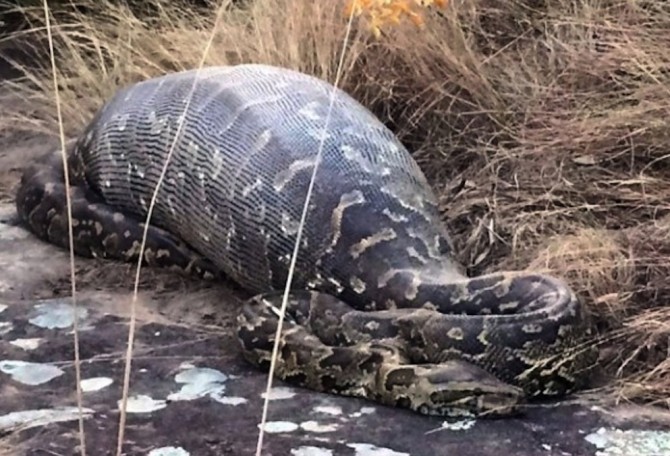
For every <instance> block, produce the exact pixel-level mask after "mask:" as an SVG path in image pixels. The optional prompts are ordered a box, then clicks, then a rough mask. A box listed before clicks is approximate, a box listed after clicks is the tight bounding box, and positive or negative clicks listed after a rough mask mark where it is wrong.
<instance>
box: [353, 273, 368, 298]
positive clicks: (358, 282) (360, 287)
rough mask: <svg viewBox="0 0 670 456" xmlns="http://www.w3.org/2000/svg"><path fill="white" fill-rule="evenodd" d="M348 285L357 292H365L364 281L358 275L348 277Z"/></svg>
mask: <svg viewBox="0 0 670 456" xmlns="http://www.w3.org/2000/svg"><path fill="white" fill-rule="evenodd" d="M349 285H350V286H351V289H352V290H354V292H355V293H358V294H363V293H365V290H366V289H367V286H366V285H365V282H364V281H363V280H362V279H361V278H360V277H355V276H352V277H351V278H350V279H349Z"/></svg>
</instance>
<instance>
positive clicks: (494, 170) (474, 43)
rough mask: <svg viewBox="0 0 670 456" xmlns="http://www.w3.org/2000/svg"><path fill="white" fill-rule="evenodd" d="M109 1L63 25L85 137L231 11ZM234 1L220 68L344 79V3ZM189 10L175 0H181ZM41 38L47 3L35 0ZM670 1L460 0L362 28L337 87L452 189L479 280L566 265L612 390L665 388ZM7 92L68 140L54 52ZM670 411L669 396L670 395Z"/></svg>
mask: <svg viewBox="0 0 670 456" xmlns="http://www.w3.org/2000/svg"><path fill="white" fill-rule="evenodd" d="M145 3H151V4H152V5H153V7H155V8H156V9H155V11H157V12H156V13H155V14H152V15H149V16H147V15H144V16H138V15H136V14H134V13H130V12H129V10H128V9H126V8H124V7H121V6H114V5H115V4H113V3H109V2H107V1H98V2H93V1H91V2H90V4H88V6H89V10H88V11H87V12H86V13H77V12H74V11H72V10H68V9H62V8H66V7H61V9H60V10H59V14H58V15H57V18H56V19H54V24H53V25H54V33H55V46H56V50H57V62H58V69H59V81H60V84H61V86H60V88H61V97H62V101H63V113H64V118H65V127H66V132H67V133H68V135H70V136H73V135H76V134H77V132H78V131H79V129H80V128H81V127H82V125H83V124H84V123H85V122H87V121H88V119H89V118H90V116H91V115H92V113H93V111H94V110H95V109H96V108H97V107H98V106H99V105H100V104H101V103H102V102H103V101H104V100H105V99H106V98H108V97H109V96H110V95H111V94H112V93H113V92H114V90H115V89H116V88H117V87H119V85H123V84H126V83H129V82H131V81H136V80H140V79H144V78H148V77H151V76H155V75H158V74H162V73H164V72H167V71H173V70H178V69H182V68H192V67H196V66H197V65H198V64H199V62H200V59H201V57H202V53H203V49H204V47H205V43H206V42H207V40H208V39H209V36H210V33H211V30H212V29H213V27H214V23H215V21H216V20H217V19H216V18H217V16H216V12H217V7H214V6H213V7H211V9H210V10H208V11H205V12H204V13H202V12H201V13H200V14H194V13H193V12H192V11H191V10H189V8H187V7H184V6H178V5H180V4H181V3H180V2H171V1H159V0H152V1H151V2H145ZM237 3H238V4H239V5H240V6H236V7H233V6H230V5H229V6H227V7H225V8H223V9H221V10H218V11H219V13H220V18H219V20H218V26H217V28H216V35H215V37H214V42H213V46H212V49H211V50H210V52H209V54H208V55H207V57H206V59H205V64H206V65H214V64H236V63H241V62H263V63H271V64H275V65H282V66H288V67H291V68H295V69H299V70H302V71H305V72H308V73H312V74H315V75H317V76H320V77H322V78H325V79H328V80H331V81H332V80H334V76H335V71H336V65H337V61H338V57H339V53H340V51H341V47H342V44H343V39H344V36H345V31H346V23H347V20H346V17H344V16H343V14H342V11H343V8H342V7H343V4H342V3H343V2H323V1H313V0H247V1H242V2H237ZM175 5H177V6H175ZM25 14H26V15H27V17H29V18H30V19H31V24H32V28H31V29H30V30H29V31H27V32H22V34H23V36H25V37H30V38H31V39H30V40H29V41H28V42H29V43H31V46H33V52H36V53H39V54H40V55H44V52H46V50H47V49H46V47H45V40H44V37H45V35H46V32H45V30H44V21H43V18H42V10H41V9H40V8H37V9H35V10H26V11H25ZM669 49H670V3H666V2H656V1H652V0H649V1H636V2H631V1H625V0H554V1H551V2H548V1H531V0H525V1H524V0H476V1H475V0H460V1H452V2H450V3H449V5H448V7H447V8H446V10H444V11H439V12H438V11H436V10H430V11H426V13H425V26H424V27H423V28H422V29H417V28H416V27H415V26H414V25H412V24H411V23H407V24H401V25H398V26H389V27H387V28H385V29H384V30H383V33H382V36H381V37H380V38H378V39H375V38H374V37H373V36H372V35H371V34H370V33H369V30H368V28H367V27H366V26H365V24H364V23H361V22H360V21H355V22H354V28H353V31H352V34H351V39H350V42H349V44H348V47H347V51H346V58H345V63H344V79H343V81H342V86H343V88H344V89H345V90H347V91H349V92H350V93H352V94H353V95H354V96H355V97H356V98H358V99H359V100H360V101H362V102H363V103H364V104H366V105H367V106H368V107H370V108H371V109H372V110H373V111H374V112H375V113H376V114H377V115H378V116H379V117H380V118H381V119H382V120H384V121H385V122H387V124H388V125H389V126H390V127H391V128H393V129H394V131H395V132H396V133H397V134H398V135H399V137H400V138H401V139H402V140H403V141H404V142H405V144H407V146H408V147H409V148H410V150H412V151H413V152H414V153H415V157H416V158H417V160H418V161H419V163H420V164H421V165H422V167H423V168H424V170H425V171H426V174H427V176H428V177H429V179H430V180H431V182H432V184H433V185H434V188H435V190H436V191H437V192H438V193H439V194H440V196H441V199H442V201H443V204H444V215H445V219H446V220H447V223H448V225H449V228H450V230H451V232H452V233H453V235H454V237H455V240H456V243H457V246H458V254H459V257H460V259H461V260H462V261H463V262H464V263H465V264H467V265H468V266H469V268H470V271H471V272H472V273H474V274H478V273H482V272H486V271H494V270H500V269H516V268H532V269H541V270H545V271H549V272H551V273H553V274H556V275H558V276H562V277H565V278H567V279H568V280H569V281H570V283H571V284H572V285H573V286H574V288H575V289H576V290H577V291H578V292H579V294H580V295H581V296H582V297H583V299H584V300H585V302H586V303H587V304H588V305H589V307H590V309H591V311H592V314H593V315H594V317H595V319H596V322H597V324H598V328H599V334H600V336H601V337H602V340H603V347H604V349H603V357H602V363H603V366H604V367H605V368H606V370H607V372H608V373H609V374H611V375H612V376H613V379H614V380H613V381H612V382H610V383H609V385H610V389H609V391H611V392H612V393H613V394H615V395H616V397H618V398H624V399H636V398H642V399H650V400H654V401H655V402H657V403H660V402H662V401H665V400H666V399H665V398H667V397H668V396H670V358H668V353H669V350H670V347H669V340H670V306H667V305H666V303H667V300H668V297H669V296H670V281H669V280H668V276H669V273H670V259H669V255H670V218H669V217H670V215H668V213H669V212H670V163H669V159H668V157H670V155H668V154H669V153H670V152H669V151H670V128H669V127H670V120H669V119H670V89H669V87H670V50H669ZM41 65H42V67H38V68H25V77H24V78H23V79H21V80H19V81H14V82H13V83H12V84H13V90H15V92H16V93H18V94H21V95H22V96H23V97H25V99H26V100H27V101H28V102H29V103H26V104H25V106H26V110H25V111H23V112H15V113H10V115H8V116H5V117H4V118H3V119H2V122H6V124H3V125H0V128H7V129H8V128H11V129H16V125H17V123H16V120H17V118H18V119H20V121H21V123H20V125H21V126H24V127H26V128H27V129H28V130H31V131H34V130H35V129H40V130H42V131H47V132H50V133H52V134H55V133H56V132H57V131H58V130H57V124H56V121H55V112H56V111H55V109H54V108H55V105H54V93H53V87H52V85H51V75H50V71H51V70H50V67H49V61H48V59H43V60H42V63H41ZM665 405H666V406H667V405H668V404H667V402H666V403H665Z"/></svg>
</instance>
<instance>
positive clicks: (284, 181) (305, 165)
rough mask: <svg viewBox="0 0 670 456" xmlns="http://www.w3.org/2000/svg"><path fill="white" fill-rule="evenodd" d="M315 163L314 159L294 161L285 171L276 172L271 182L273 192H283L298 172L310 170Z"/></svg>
mask: <svg viewBox="0 0 670 456" xmlns="http://www.w3.org/2000/svg"><path fill="white" fill-rule="evenodd" d="M315 163H316V158H314V157H310V158H305V159H302V160H296V161H294V162H293V163H291V164H290V165H289V167H288V168H287V169H285V170H283V171H280V172H278V173H277V174H276V175H275V178H274V181H273V186H274V189H275V191H277V192H281V191H282V190H284V187H286V186H287V185H288V184H289V183H290V182H291V180H293V178H294V177H295V176H296V175H297V174H298V173H299V172H300V171H304V170H306V169H310V168H312V167H313V166H314V164H315Z"/></svg>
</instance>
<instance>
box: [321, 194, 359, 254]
mask: <svg viewBox="0 0 670 456" xmlns="http://www.w3.org/2000/svg"><path fill="white" fill-rule="evenodd" d="M363 203H365V197H364V196H363V192H361V191H360V190H354V191H352V192H349V193H345V194H343V195H342V196H340V202H339V204H338V205H337V207H336V208H335V209H333V214H332V215H331V218H330V231H331V233H333V238H332V240H331V241H330V246H329V248H328V250H327V251H329V252H330V251H332V250H333V248H334V247H335V246H336V245H337V243H338V242H339V240H340V236H341V235H342V218H343V217H344V211H346V210H347V209H348V208H350V207H352V206H356V205H359V204H363Z"/></svg>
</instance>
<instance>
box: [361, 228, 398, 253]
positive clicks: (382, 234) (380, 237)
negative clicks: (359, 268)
mask: <svg viewBox="0 0 670 456" xmlns="http://www.w3.org/2000/svg"><path fill="white" fill-rule="evenodd" d="M397 237H398V235H397V233H396V232H395V230H394V229H393V228H389V227H386V228H383V229H382V230H381V231H379V232H377V233H375V234H373V235H372V236H368V237H366V238H363V239H361V240H360V241H358V242H357V243H356V244H354V245H352V246H351V247H350V248H349V254H350V255H351V257H352V258H354V259H356V258H358V257H359V256H361V255H362V254H363V253H364V252H365V251H366V250H368V249H369V248H372V247H374V246H376V245H378V244H381V243H382V242H387V241H392V240H393V239H395V238H397Z"/></svg>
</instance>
